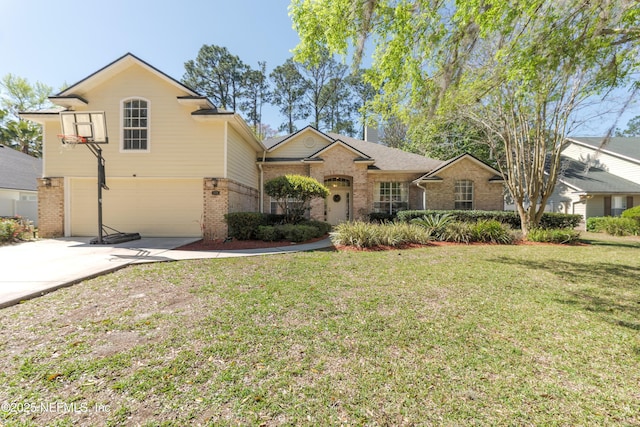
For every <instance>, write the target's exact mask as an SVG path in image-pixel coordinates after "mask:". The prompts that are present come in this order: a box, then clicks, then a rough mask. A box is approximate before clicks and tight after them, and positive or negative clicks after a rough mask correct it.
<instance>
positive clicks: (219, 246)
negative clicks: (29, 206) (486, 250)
mask: <svg viewBox="0 0 640 427" xmlns="http://www.w3.org/2000/svg"><path fill="white" fill-rule="evenodd" d="M326 238H327V236H323V237H318V238H315V239H311V240H308V241H306V242H302V243H293V242H287V241H277V242H265V241H262V240H237V239H232V240H230V241H227V242H225V241H224V240H222V239H219V240H199V241H197V242H194V243H190V244H188V245H185V246H181V247H179V248H177V250H181V251H234V250H243V249H262V248H278V247H282V246H293V245H302V244H304V243H312V242H317V241H318V240H323V239H326ZM460 245H467V246H495V244H493V243H478V242H474V243H453V242H438V241H433V242H430V243H428V244H426V245H420V244H407V245H402V246H376V247H372V248H358V247H355V246H344V245H334V248H335V249H336V250H338V251H358V252H378V251H393V250H399V249H401V250H404V249H417V248H425V247H429V246H460ZM514 245H527V246H567V245H566V244H560V243H542V242H529V241H518V242H516V243H514ZM588 245H589V244H588V243H585V242H576V243H573V244H572V245H571V246H588Z"/></svg>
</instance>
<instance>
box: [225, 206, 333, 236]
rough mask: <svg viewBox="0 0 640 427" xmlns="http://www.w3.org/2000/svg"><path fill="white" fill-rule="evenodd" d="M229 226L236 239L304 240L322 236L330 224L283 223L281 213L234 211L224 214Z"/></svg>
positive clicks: (327, 230) (309, 222) (316, 222)
mask: <svg viewBox="0 0 640 427" xmlns="http://www.w3.org/2000/svg"><path fill="white" fill-rule="evenodd" d="M224 218H225V221H226V222H227V225H228V226H229V237H233V238H236V239H238V240H253V239H259V240H265V241H276V240H288V241H291V242H304V241H306V240H309V239H313V238H315V237H320V236H324V235H325V234H327V233H328V232H329V231H330V230H331V225H330V224H328V223H326V222H321V221H303V222H301V223H300V224H296V225H292V224H283V221H284V216H283V215H274V214H263V213H260V212H234V213H229V214H226V215H225V216H224Z"/></svg>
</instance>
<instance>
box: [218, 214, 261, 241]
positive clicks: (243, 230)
mask: <svg viewBox="0 0 640 427" xmlns="http://www.w3.org/2000/svg"><path fill="white" fill-rule="evenodd" d="M224 219H225V221H227V225H228V226H229V236H230V237H234V238H236V239H238V240H251V239H255V238H256V232H257V230H258V227H260V226H261V225H266V224H267V218H266V216H265V215H264V214H262V213H260V212H233V213H228V214H225V216H224Z"/></svg>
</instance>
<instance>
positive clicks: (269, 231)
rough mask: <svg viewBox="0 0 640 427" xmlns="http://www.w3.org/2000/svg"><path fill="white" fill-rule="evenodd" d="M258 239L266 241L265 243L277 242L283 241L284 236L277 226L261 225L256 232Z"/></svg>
mask: <svg viewBox="0 0 640 427" xmlns="http://www.w3.org/2000/svg"><path fill="white" fill-rule="evenodd" d="M256 238H258V239H260V240H264V241H265V242H275V241H277V240H282V235H281V233H279V231H278V228H277V226H275V225H261V226H259V227H258V231H257V232H256Z"/></svg>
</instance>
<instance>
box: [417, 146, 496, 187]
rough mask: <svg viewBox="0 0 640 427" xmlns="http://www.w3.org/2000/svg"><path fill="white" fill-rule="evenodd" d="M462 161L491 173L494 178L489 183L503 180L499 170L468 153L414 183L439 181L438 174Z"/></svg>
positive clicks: (448, 161) (444, 163)
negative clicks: (466, 160)
mask: <svg viewBox="0 0 640 427" xmlns="http://www.w3.org/2000/svg"><path fill="white" fill-rule="evenodd" d="M464 159H468V160H471V161H472V162H474V163H476V164H478V165H479V166H481V167H483V168H484V169H486V170H487V171H488V172H490V173H493V174H494V176H493V177H491V178H489V181H491V182H502V181H504V179H503V178H502V174H501V173H500V171H499V170H497V169H495V168H494V167H492V166H489V165H488V164H486V163H485V162H483V161H482V160H480V159H478V158H477V157H475V156H473V155H471V154H469V153H464V154H460V155H459V156H458V157H454V158H453V159H450V160H447V161H446V162H442V163H441V164H440V165H439V166H438V167H436V168H435V169H433V170H431V171H430V172H428V173H426V174H424V175H423V176H421V177H420V178H418V179H416V180H415V181H414V182H417V181H439V180H440V179H441V178H439V177H438V176H437V174H438V173H440V172H442V171H443V170H446V169H448V168H450V167H452V166H453V165H455V164H456V163H458V162H461V161H462V160H464Z"/></svg>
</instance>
